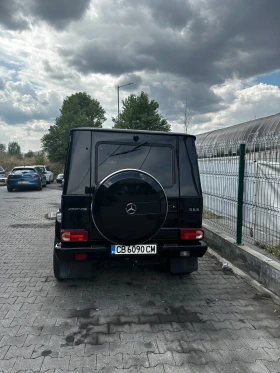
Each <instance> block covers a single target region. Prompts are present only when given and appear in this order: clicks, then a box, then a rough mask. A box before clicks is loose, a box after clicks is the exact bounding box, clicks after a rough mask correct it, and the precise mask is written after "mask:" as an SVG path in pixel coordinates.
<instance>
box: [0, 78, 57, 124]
mask: <svg viewBox="0 0 280 373" xmlns="http://www.w3.org/2000/svg"><path fill="white" fill-rule="evenodd" d="M60 106H61V97H60V96H59V95H58V94H57V93H56V92H52V91H49V92H36V91H35V89H34V88H33V87H32V86H31V85H30V84H29V83H24V82H12V81H9V82H7V83H6V85H5V89H4V90H2V91H1V94H0V119H1V120H2V121H4V122H5V123H7V124H11V125H15V124H24V123H26V122H28V121H30V120H34V119H36V120H50V119H54V118H55V117H56V116H58V115H59V107H60Z"/></svg>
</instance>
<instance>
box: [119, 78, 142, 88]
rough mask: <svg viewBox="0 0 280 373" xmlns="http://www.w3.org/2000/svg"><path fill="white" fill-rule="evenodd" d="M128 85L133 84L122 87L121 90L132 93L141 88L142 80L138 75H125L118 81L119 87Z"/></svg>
mask: <svg viewBox="0 0 280 373" xmlns="http://www.w3.org/2000/svg"><path fill="white" fill-rule="evenodd" d="M128 83H133V84H131V85H128V86H126V87H123V88H122V89H124V90H126V91H134V90H135V89H137V88H139V87H140V86H141V83H142V78H141V76H140V75H137V74H125V75H123V76H122V77H121V78H120V80H119V81H118V85H119V86H121V85H125V84H128Z"/></svg>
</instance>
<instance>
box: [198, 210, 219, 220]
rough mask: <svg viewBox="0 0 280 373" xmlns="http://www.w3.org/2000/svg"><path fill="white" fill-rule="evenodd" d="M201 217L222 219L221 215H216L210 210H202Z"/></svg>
mask: <svg viewBox="0 0 280 373" xmlns="http://www.w3.org/2000/svg"><path fill="white" fill-rule="evenodd" d="M202 217H203V219H223V217H222V216H219V215H216V214H214V212H211V211H204V212H203V215H202Z"/></svg>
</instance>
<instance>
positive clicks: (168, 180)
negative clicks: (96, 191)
mask: <svg viewBox="0 0 280 373" xmlns="http://www.w3.org/2000/svg"><path fill="white" fill-rule="evenodd" d="M135 146H136V145H127V144H117V143H114V144H112V143H99V144H98V146H97V158H96V159H97V165H96V177H97V182H100V181H101V180H102V179H104V178H105V177H106V176H108V175H110V174H111V173H113V172H115V171H118V170H122V169H125V168H134V169H138V170H143V171H146V172H148V173H149V174H151V175H152V176H154V177H155V178H156V179H157V180H158V181H159V182H160V183H161V184H162V186H164V187H172V186H173V185H174V172H173V171H174V170H173V169H174V167H173V153H174V151H173V148H172V147H171V146H164V145H162V146H160V145H153V144H149V145H148V144H147V145H143V146H141V147H139V148H137V149H135V150H134V151H133V149H134V148H135Z"/></svg>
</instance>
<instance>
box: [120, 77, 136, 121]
mask: <svg viewBox="0 0 280 373" xmlns="http://www.w3.org/2000/svg"><path fill="white" fill-rule="evenodd" d="M131 84H133V83H128V84H124V85H118V120H119V119H120V88H122V87H126V86H127V85H131Z"/></svg>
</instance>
